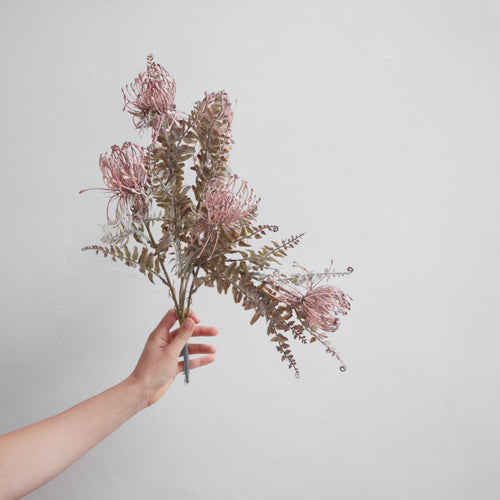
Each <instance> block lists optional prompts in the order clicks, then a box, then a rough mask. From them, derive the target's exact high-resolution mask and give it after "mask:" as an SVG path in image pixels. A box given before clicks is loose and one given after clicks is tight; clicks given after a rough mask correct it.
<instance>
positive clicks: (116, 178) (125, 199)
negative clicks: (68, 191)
mask: <svg viewBox="0 0 500 500" xmlns="http://www.w3.org/2000/svg"><path fill="white" fill-rule="evenodd" d="M99 168H100V169H101V172H102V176H103V180H104V184H106V186H107V187H106V188H90V189H84V190H82V191H80V193H83V192H84V191H89V190H91V189H98V190H101V189H102V190H105V191H108V192H109V193H111V195H112V196H111V198H110V199H109V201H108V205H107V207H106V215H107V218H108V221H109V220H110V218H109V205H110V203H111V202H112V201H113V200H115V199H116V200H117V205H116V217H118V214H119V212H120V211H125V212H128V213H130V214H132V212H134V213H135V214H136V215H139V216H143V215H145V214H146V213H147V211H148V202H147V201H146V198H147V197H146V193H145V189H144V187H145V183H146V179H147V170H146V165H145V149H144V148H143V147H141V146H138V145H137V144H133V143H131V142H124V143H123V146H122V147H120V146H117V145H114V146H111V154H110V155H109V156H108V155H107V154H101V155H100V157H99Z"/></svg>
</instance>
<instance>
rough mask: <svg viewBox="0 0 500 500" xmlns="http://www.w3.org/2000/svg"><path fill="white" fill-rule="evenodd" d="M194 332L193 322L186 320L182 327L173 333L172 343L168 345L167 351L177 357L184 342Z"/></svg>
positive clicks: (189, 319)
mask: <svg viewBox="0 0 500 500" xmlns="http://www.w3.org/2000/svg"><path fill="white" fill-rule="evenodd" d="M193 332H194V321H193V320H192V319H191V318H186V319H185V320H184V321H183V322H182V325H181V326H180V327H179V328H178V329H177V330H176V331H175V332H173V333H175V335H174V337H173V339H172V341H171V342H170V344H169V348H170V349H169V350H171V352H172V353H173V354H175V356H176V357H179V354H180V353H181V351H182V348H183V347H184V345H185V344H186V342H187V341H188V340H189V339H190V338H191V335H193Z"/></svg>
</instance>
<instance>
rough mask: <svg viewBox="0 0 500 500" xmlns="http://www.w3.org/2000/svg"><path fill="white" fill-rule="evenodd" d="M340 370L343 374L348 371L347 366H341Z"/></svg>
mask: <svg viewBox="0 0 500 500" xmlns="http://www.w3.org/2000/svg"><path fill="white" fill-rule="evenodd" d="M339 370H340V371H341V372H345V371H346V370H347V366H346V365H340V366H339Z"/></svg>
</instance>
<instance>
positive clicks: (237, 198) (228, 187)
mask: <svg viewBox="0 0 500 500" xmlns="http://www.w3.org/2000/svg"><path fill="white" fill-rule="evenodd" d="M259 201H260V200H257V199H256V196H255V195H254V193H253V189H251V188H250V187H249V186H248V184H247V182H246V181H243V180H241V179H239V177H238V176H237V175H235V174H231V175H229V176H228V178H227V179H224V178H221V177H215V178H213V179H212V180H211V181H210V182H209V183H208V185H207V187H206V189H205V191H204V193H203V196H202V200H201V203H200V208H199V210H198V213H197V220H196V223H195V225H194V227H193V233H194V238H195V239H197V241H198V244H199V245H203V246H202V248H201V250H200V251H199V253H198V257H199V256H201V254H202V253H203V251H204V250H205V248H206V246H207V245H208V244H209V243H212V244H213V248H212V253H211V254H210V257H211V256H212V255H213V253H214V251H215V247H216V246H217V242H218V241H219V235H220V233H221V231H222V232H224V233H225V234H226V235H230V236H232V237H233V239H236V238H238V237H239V235H240V232H241V228H243V227H244V226H245V225H246V224H247V223H248V222H250V221H251V220H252V219H253V218H255V216H256V215H257V204H258V203H259Z"/></svg>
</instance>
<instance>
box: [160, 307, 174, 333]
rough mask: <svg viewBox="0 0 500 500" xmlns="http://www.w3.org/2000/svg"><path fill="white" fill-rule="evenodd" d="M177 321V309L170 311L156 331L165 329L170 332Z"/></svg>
mask: <svg viewBox="0 0 500 500" xmlns="http://www.w3.org/2000/svg"><path fill="white" fill-rule="evenodd" d="M176 321H177V314H176V313H175V309H169V310H168V311H167V313H166V314H165V316H163V318H162V319H161V321H160V323H159V324H158V326H157V327H156V329H157V330H158V329H163V328H165V329H166V330H167V331H169V330H170V328H172V327H173V326H174V325H175V322H176Z"/></svg>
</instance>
